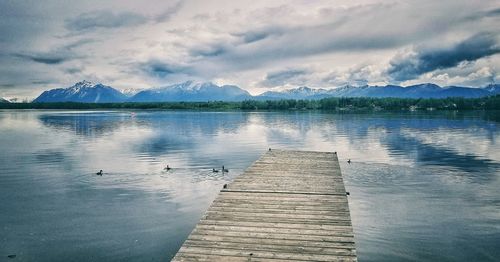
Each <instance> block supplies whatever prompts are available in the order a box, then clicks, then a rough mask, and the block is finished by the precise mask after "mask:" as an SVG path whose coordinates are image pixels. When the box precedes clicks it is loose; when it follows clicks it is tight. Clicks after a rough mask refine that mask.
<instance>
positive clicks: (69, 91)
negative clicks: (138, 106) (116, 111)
mask: <svg viewBox="0 0 500 262" xmlns="http://www.w3.org/2000/svg"><path fill="white" fill-rule="evenodd" d="M126 99H127V97H126V96H125V95H124V94H122V93H121V92H120V91H118V90H116V89H114V88H112V87H110V86H105V85H103V84H94V83H91V82H89V81H85V80H84V81H81V82H78V83H76V84H75V85H73V86H71V87H68V88H56V89H51V90H48V91H45V92H43V93H42V94H41V95H40V96H39V97H37V98H36V99H35V100H33V102H35V103H44V102H81V103H113V102H123V101H125V100H126Z"/></svg>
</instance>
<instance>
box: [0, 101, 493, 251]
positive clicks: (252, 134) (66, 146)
mask: <svg viewBox="0 0 500 262" xmlns="http://www.w3.org/2000/svg"><path fill="white" fill-rule="evenodd" d="M493 114H494V113H493ZM491 119H493V120H495V119H496V118H495V117H494V116H491V115H490V114H485V113H476V112H473V113H470V114H469V113H468V114H459V113H444V114H441V113H431V114H422V113H417V114H415V113H412V114H389V113H383V114H382V113H381V114H326V113H318V112H291V113H285V112H261V113H254V112H222V113H221V112H186V111H183V112H174V111H162V112H152V111H138V112H134V113H133V114H132V113H131V112H129V111H102V112H101V111H88V112H85V111H75V112H71V111H1V112H0V132H1V136H0V149H1V153H0V167H1V169H2V171H1V176H0V184H1V185H2V186H3V188H2V190H1V191H0V199H2V200H1V201H0V224H2V225H5V226H4V227H3V228H2V229H0V235H2V236H4V237H3V238H1V239H0V243H1V245H0V255H2V254H3V253H17V254H18V257H19V259H22V260H24V261H50V260H54V259H55V260H66V259H70V260H81V261H89V260H106V261H113V260H115V261H120V260H125V259H127V260H134V261H151V260H153V261H163V260H168V259H169V258H170V257H172V256H173V254H175V252H176V250H177V249H178V247H179V246H180V244H181V243H182V242H183V240H184V238H185V237H186V236H187V234H189V232H190V230H191V229H192V227H193V226H194V225H195V224H196V222H197V220H198V219H199V217H200V216H201V215H202V214H203V212H204V210H205V209H206V208H207V207H208V205H209V204H210V203H211V201H212V199H213V198H214V197H215V196H216V194H217V192H218V190H219V189H220V188H221V187H222V185H223V184H224V183H227V182H229V181H231V180H232V179H233V178H234V177H235V176H237V175H238V174H240V173H241V172H243V170H244V169H245V168H247V167H248V166H249V165H250V164H251V163H252V162H253V161H255V160H256V159H257V158H258V157H259V156H260V154H261V153H263V152H264V151H265V150H266V149H267V148H268V147H272V148H289V149H301V150H321V151H337V152H338V153H339V157H340V161H341V167H342V171H343V174H344V178H345V181H346V185H347V187H348V190H349V191H351V196H350V206H351V211H352V218H353V224H354V229H355V232H356V238H357V239H356V241H357V245H358V247H357V248H358V253H359V257H360V260H365V261H370V260H372V261H380V260H383V261H391V260H392V261H398V260H430V261H434V260H455V261H456V260H461V261H467V260H469V259H474V258H475V259H480V260H494V259H492V258H495V257H498V251H496V248H495V247H496V246H498V244H500V228H499V227H500V226H499V225H500V215H499V213H498V212H497V211H498V208H499V207H500V194H499V193H498V192H497V191H498V190H497V188H498V187H499V186H500V182H499V181H500V180H499V170H500V153H499V152H500V146H499V145H498V144H497V141H498V138H499V135H500V133H499V132H498V121H497V122H493V121H491ZM495 121H496V120H495ZM347 159H352V160H353V163H352V164H350V165H349V164H347V163H346V160H347ZM167 164H168V165H169V166H171V167H173V169H172V170H169V171H165V170H164V167H165V166H166V165H167ZM222 165H225V166H226V167H229V168H230V170H231V171H230V173H228V174H226V173H213V172H211V170H212V168H220V167H221V166H222ZM99 169H103V170H104V172H105V174H104V175H103V176H102V177H100V176H96V175H95V172H96V171H97V170H99ZM485 239H486V241H483V240H485ZM457 250H460V252H458V251H457Z"/></svg>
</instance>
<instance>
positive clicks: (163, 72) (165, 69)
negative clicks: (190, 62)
mask: <svg viewBox="0 0 500 262" xmlns="http://www.w3.org/2000/svg"><path fill="white" fill-rule="evenodd" d="M139 68H140V69H141V70H142V71H143V72H145V73H146V74H147V75H148V76H151V77H156V78H167V77H169V76H171V75H175V74H185V73H188V72H189V69H188V68H187V67H185V66H181V65H175V64H170V63H166V62H162V61H158V60H150V61H148V62H145V63H142V64H140V65H139Z"/></svg>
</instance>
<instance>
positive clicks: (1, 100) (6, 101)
mask: <svg viewBox="0 0 500 262" xmlns="http://www.w3.org/2000/svg"><path fill="white" fill-rule="evenodd" d="M0 103H10V102H9V100H7V99H5V98H2V97H0Z"/></svg>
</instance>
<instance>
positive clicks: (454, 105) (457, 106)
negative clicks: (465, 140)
mask: <svg viewBox="0 0 500 262" xmlns="http://www.w3.org/2000/svg"><path fill="white" fill-rule="evenodd" d="M0 109H169V110H247V111H253V110H333V111H401V110H403V111H416V110H500V95H496V96H488V97H482V98H460V97H451V98H442V99H433V98H429V99H410V98H366V97H330V98H323V99H319V100H293V99H289V100H265V101H261V100H245V101H241V102H224V101H207V102H146V103H76V102H58V103H0Z"/></svg>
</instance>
